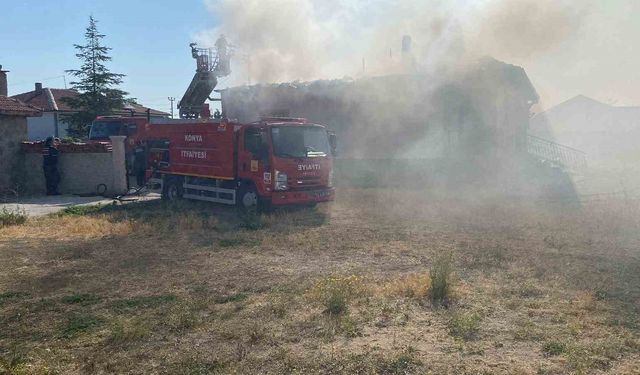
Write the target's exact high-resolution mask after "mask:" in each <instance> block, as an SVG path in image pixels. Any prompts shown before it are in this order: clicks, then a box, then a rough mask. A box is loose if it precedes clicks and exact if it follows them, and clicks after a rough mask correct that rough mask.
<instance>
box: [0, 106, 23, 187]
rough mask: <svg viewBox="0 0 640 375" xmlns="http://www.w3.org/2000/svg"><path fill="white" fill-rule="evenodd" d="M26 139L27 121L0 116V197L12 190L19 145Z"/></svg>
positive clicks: (18, 156) (14, 117)
mask: <svg viewBox="0 0 640 375" xmlns="http://www.w3.org/2000/svg"><path fill="white" fill-rule="evenodd" d="M25 139H27V119H26V117H22V116H5V115H0V196H1V195H2V194H3V193H5V192H7V190H10V189H14V188H15V185H14V182H15V181H14V179H13V176H14V172H15V169H16V168H18V166H19V163H20V161H21V160H20V155H21V154H20V143H21V142H22V141H24V140H25Z"/></svg>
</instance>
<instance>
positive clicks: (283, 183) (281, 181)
mask: <svg viewBox="0 0 640 375" xmlns="http://www.w3.org/2000/svg"><path fill="white" fill-rule="evenodd" d="M288 188H289V186H287V174H286V173H282V172H280V171H276V185H275V186H274V189H275V190H279V191H283V190H287V189H288Z"/></svg>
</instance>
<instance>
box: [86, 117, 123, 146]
mask: <svg viewBox="0 0 640 375" xmlns="http://www.w3.org/2000/svg"><path fill="white" fill-rule="evenodd" d="M121 128H122V123H121V122H119V121H94V122H93V124H92V125H91V130H90V131H89V139H91V140H96V141H97V140H108V139H109V137H110V136H112V135H120V129H121Z"/></svg>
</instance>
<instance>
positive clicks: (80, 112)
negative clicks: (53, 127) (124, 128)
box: [63, 16, 127, 138]
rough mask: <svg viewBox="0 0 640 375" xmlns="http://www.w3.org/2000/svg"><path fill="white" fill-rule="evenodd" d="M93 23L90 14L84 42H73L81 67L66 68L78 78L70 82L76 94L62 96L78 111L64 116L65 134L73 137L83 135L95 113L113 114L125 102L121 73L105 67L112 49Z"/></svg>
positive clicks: (85, 135)
mask: <svg viewBox="0 0 640 375" xmlns="http://www.w3.org/2000/svg"><path fill="white" fill-rule="evenodd" d="M96 24H97V21H96V20H95V19H94V18H93V16H90V17H89V26H88V27H87V29H86V31H85V34H84V37H85V43H86V44H85V45H78V44H74V47H75V48H76V50H77V51H78V53H76V57H77V58H78V59H80V61H81V62H82V65H81V66H80V69H78V70H75V69H72V70H67V71H66V72H67V73H69V74H71V75H72V76H74V77H76V78H77V79H78V80H77V81H74V82H71V86H72V88H73V89H75V90H76V91H78V93H79V94H78V95H77V96H76V97H67V98H64V99H63V101H64V102H66V103H67V104H68V105H69V106H70V107H71V108H73V109H74V110H76V111H77V112H76V113H73V114H71V115H68V116H66V117H65V121H66V122H67V124H68V125H69V128H68V133H69V135H70V136H73V137H79V138H86V137H87V135H88V129H89V126H90V125H91V121H93V120H94V119H95V118H96V116H100V115H109V114H112V113H113V111H114V109H120V108H122V107H123V106H124V104H125V103H126V102H127V99H125V98H124V96H125V95H127V93H126V92H124V91H122V90H119V89H118V88H117V86H118V85H119V84H121V83H122V78H123V77H124V74H116V73H112V72H111V71H109V69H108V68H107V67H106V65H105V63H106V62H107V61H110V60H111V57H110V56H109V55H108V52H109V51H110V50H111V48H109V47H106V46H104V45H103V44H102V38H104V37H105V35H104V34H100V32H98V28H97V26H96Z"/></svg>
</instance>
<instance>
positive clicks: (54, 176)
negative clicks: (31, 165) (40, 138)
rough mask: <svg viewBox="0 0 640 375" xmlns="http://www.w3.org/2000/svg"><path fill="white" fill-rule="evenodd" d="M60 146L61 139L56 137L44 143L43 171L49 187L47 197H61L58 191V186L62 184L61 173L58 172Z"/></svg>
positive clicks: (49, 138)
mask: <svg viewBox="0 0 640 375" xmlns="http://www.w3.org/2000/svg"><path fill="white" fill-rule="evenodd" d="M59 145H60V139H59V138H54V137H48V138H47V140H46V141H45V143H44V146H45V147H44V149H43V152H42V154H43V155H42V169H43V171H44V178H45V181H46V185H47V195H60V192H59V191H58V184H59V183H60V172H58V158H59V157H60V151H58V146H59Z"/></svg>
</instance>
